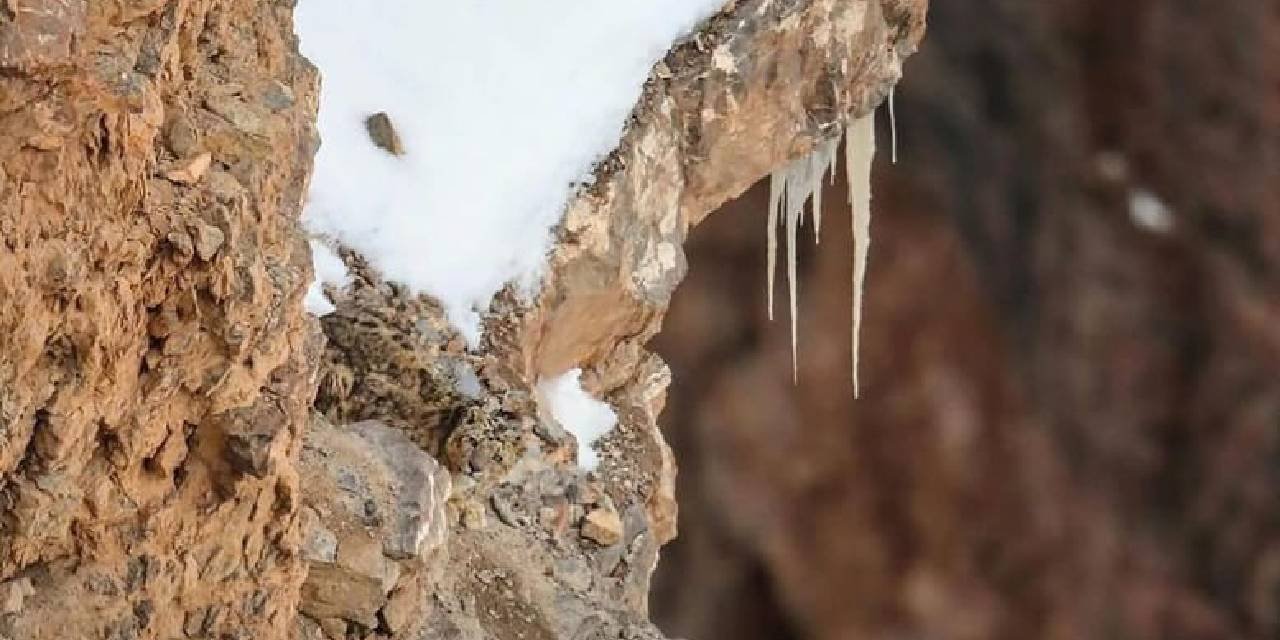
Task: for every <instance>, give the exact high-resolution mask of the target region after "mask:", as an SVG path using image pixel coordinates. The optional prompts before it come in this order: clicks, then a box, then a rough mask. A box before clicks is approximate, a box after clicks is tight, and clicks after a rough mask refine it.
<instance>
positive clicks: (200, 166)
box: [164, 151, 213, 185]
mask: <svg viewBox="0 0 1280 640" xmlns="http://www.w3.org/2000/svg"><path fill="white" fill-rule="evenodd" d="M212 162H213V155H212V154H210V153H209V152H208V151H205V152H204V153H200V154H196V155H195V156H192V157H190V158H187V159H185V160H180V161H178V162H175V163H174V164H173V166H171V167H170V168H169V170H167V171H165V172H164V177H165V178H166V179H168V180H170V181H171V182H176V183H178V184H188V185H190V184H195V183H197V182H199V181H200V178H202V177H203V176H204V174H205V172H206V171H208V170H209V164H210V163H212Z"/></svg>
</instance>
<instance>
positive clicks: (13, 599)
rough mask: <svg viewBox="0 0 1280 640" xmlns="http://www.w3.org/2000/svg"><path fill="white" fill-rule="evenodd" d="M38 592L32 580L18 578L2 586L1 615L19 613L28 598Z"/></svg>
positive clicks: (0, 594) (0, 589)
mask: <svg viewBox="0 0 1280 640" xmlns="http://www.w3.org/2000/svg"><path fill="white" fill-rule="evenodd" d="M35 592H36V590H35V588H34V587H32V586H31V579H30V578H18V579H16V580H10V581H8V582H5V583H3V584H0V614H4V613H18V612H19V611H22V605H23V603H24V602H26V599H27V596H30V595H32V594H34V593H35Z"/></svg>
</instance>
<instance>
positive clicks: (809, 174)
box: [765, 139, 840, 380]
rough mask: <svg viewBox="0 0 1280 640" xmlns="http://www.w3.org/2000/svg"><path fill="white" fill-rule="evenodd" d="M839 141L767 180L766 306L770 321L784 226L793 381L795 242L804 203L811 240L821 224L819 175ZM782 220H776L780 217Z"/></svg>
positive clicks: (820, 145)
mask: <svg viewBox="0 0 1280 640" xmlns="http://www.w3.org/2000/svg"><path fill="white" fill-rule="evenodd" d="M839 144H840V141H839V139H833V140H827V141H823V142H820V143H818V144H817V145H816V146H815V147H814V149H813V151H812V152H811V153H810V154H809V155H807V156H805V157H803V158H799V159H797V160H795V161H793V162H791V163H790V164H788V165H787V166H785V167H783V168H782V169H780V170H778V171H775V172H774V173H773V174H772V175H771V176H770V177H769V220H768V231H767V234H768V248H767V250H768V252H769V255H768V257H767V262H768V267H767V268H768V277H767V284H766V286H767V287H768V292H767V293H766V296H765V297H766V298H767V300H768V307H769V319H770V320H772V319H773V289H774V279H775V274H776V272H777V253H778V227H779V226H780V225H783V224H785V225H786V234H787V237H786V242H787V292H788V296H789V302H790V304H789V305H788V306H789V309H790V312H791V374H792V378H793V379H797V380H798V378H799V361H798V359H797V351H798V347H797V344H798V337H799V330H798V317H797V316H798V306H799V305H798V304H797V289H798V288H799V279H798V274H797V271H798V269H797V265H796V261H797V259H798V256H797V247H796V241H797V236H798V235H799V228H800V226H801V225H802V224H803V223H804V213H805V206H804V205H805V203H806V202H809V200H810V198H812V200H813V202H812V208H811V211H812V212H813V223H814V225H813V226H814V241H815V242H816V241H817V240H818V233H819V232H820V230H821V224H822V176H823V175H824V174H825V173H826V172H827V170H828V169H830V168H831V166H832V164H833V163H834V162H835V156H836V151H837V149H838V148H839ZM780 216H782V217H783V218H782V219H781V220H779V217H780Z"/></svg>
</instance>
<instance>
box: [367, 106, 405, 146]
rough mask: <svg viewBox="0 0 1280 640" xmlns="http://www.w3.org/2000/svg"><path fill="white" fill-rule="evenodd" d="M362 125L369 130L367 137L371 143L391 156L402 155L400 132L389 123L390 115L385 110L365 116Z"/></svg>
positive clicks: (402, 144)
mask: <svg viewBox="0 0 1280 640" xmlns="http://www.w3.org/2000/svg"><path fill="white" fill-rule="evenodd" d="M364 127H365V129H367V130H368V131H369V139H370V140H373V144H374V145H375V146H377V147H378V148H379V149H382V150H384V151H386V152H387V153H390V154H391V155H393V156H402V155H404V153H405V152H404V143H403V142H401V141H400V134H399V133H396V128H395V127H394V126H393V125H392V124H391V116H389V115H387V112H385V111H379V112H378V113H375V114H373V115H371V116H369V117H368V118H365V120H364Z"/></svg>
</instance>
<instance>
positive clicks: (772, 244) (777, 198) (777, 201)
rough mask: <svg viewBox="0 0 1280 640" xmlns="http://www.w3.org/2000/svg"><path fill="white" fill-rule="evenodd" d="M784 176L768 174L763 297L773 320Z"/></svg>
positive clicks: (785, 182) (784, 185) (784, 187)
mask: <svg viewBox="0 0 1280 640" xmlns="http://www.w3.org/2000/svg"><path fill="white" fill-rule="evenodd" d="M786 184H787V181H786V176H785V175H784V174H780V173H777V172H775V173H774V174H773V175H771V176H769V222H768V226H769V229H768V231H767V236H768V238H769V241H768V244H769V248H768V252H769V255H768V258H766V260H767V261H768V264H769V266H768V269H769V276H768V281H769V284H768V289H766V291H765V297H766V298H767V299H768V301H769V302H768V304H769V319H770V320H773V276H774V273H775V272H776V271H777V270H778V208H779V207H781V206H782V192H783V191H784V190H785V189H786Z"/></svg>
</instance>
